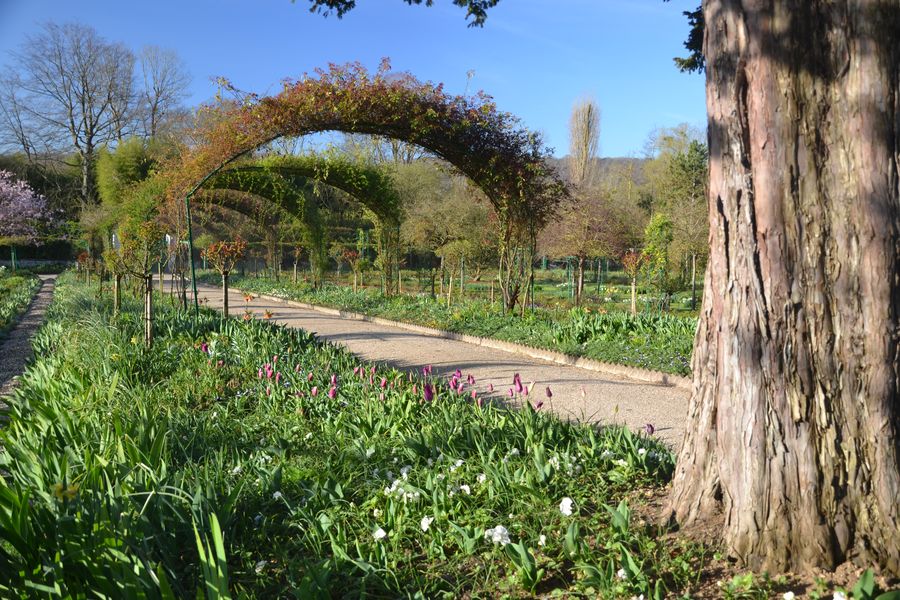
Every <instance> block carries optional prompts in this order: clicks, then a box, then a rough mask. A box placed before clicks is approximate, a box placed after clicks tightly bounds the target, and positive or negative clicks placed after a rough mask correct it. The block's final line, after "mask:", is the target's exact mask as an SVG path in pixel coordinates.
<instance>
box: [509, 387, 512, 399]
mask: <svg viewBox="0 0 900 600" xmlns="http://www.w3.org/2000/svg"><path fill="white" fill-rule="evenodd" d="M509 397H510V398H512V397H513V389H512V388H509Z"/></svg>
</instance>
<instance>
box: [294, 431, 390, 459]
mask: <svg viewBox="0 0 900 600" xmlns="http://www.w3.org/2000/svg"><path fill="white" fill-rule="evenodd" d="M310 435H312V434H310ZM373 454H375V448H373V447H372V446H369V447H368V448H366V458H372V455H373Z"/></svg>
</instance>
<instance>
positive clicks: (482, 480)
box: [478, 473, 487, 483]
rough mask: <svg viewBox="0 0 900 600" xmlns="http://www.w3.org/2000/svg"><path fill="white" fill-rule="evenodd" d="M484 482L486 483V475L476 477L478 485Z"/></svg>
mask: <svg viewBox="0 0 900 600" xmlns="http://www.w3.org/2000/svg"><path fill="white" fill-rule="evenodd" d="M485 481H487V475H485V474H484V473H482V474H481V475H479V476H478V483H484V482H485Z"/></svg>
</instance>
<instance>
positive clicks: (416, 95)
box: [167, 61, 567, 308]
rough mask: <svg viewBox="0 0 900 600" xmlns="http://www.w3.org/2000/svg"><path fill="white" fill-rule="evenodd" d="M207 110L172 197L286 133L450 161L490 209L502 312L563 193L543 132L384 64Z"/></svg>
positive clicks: (347, 69)
mask: <svg viewBox="0 0 900 600" xmlns="http://www.w3.org/2000/svg"><path fill="white" fill-rule="evenodd" d="M208 111H209V112H210V113H212V115H211V116H212V118H211V119H209V121H210V122H211V123H212V124H211V125H210V126H209V127H207V128H206V129H205V130H203V131H201V132H200V143H199V145H198V146H196V147H195V148H194V149H192V150H190V151H188V152H185V153H184V155H183V156H182V159H181V161H180V162H179V163H178V164H177V165H175V166H174V167H173V168H172V169H171V172H170V173H168V174H167V180H168V182H169V189H168V196H169V198H170V199H171V200H173V201H180V199H182V198H189V197H190V195H192V194H193V193H194V191H196V190H197V189H198V188H199V187H201V186H202V185H203V184H204V183H205V182H206V181H207V180H208V179H209V178H210V177H211V176H212V175H213V174H214V173H216V172H217V171H218V170H220V169H222V168H223V167H224V166H226V165H228V164H229V163H230V162H232V161H234V160H235V159H237V158H238V157H240V156H243V155H244V154H246V153H248V152H251V151H253V150H254V149H256V148H259V147H260V146H264V145H265V144H267V143H269V142H271V141H273V140H276V139H278V138H280V137H284V136H302V135H307V134H310V133H316V132H322V131H342V132H346V133H362V134H372V135H381V136H386V137H390V138H393V139H397V140H402V141H405V142H409V143H411V144H415V145H417V146H420V147H422V148H424V149H426V150H428V151H430V152H432V153H434V154H435V155H437V156H438V157H440V158H442V159H444V160H446V161H447V162H448V163H450V164H451V165H453V166H454V167H455V168H456V169H458V170H459V171H460V172H461V173H462V174H464V175H466V176H467V177H468V178H469V179H471V180H472V181H473V182H474V183H475V184H476V185H478V186H479V187H480V188H481V189H482V190H483V191H484V193H485V195H486V196H487V197H488V199H489V200H490V202H491V203H492V204H493V206H494V209H495V211H496V212H497V216H498V223H499V232H498V243H499V249H500V283H501V286H500V287H501V290H502V292H503V296H504V301H505V306H506V308H512V307H513V306H514V305H515V304H516V302H517V299H518V295H519V291H520V289H521V287H522V284H523V283H524V280H525V277H524V273H523V265H524V264H525V262H524V261H523V260H522V259H521V252H520V251H521V249H522V248H523V247H529V248H531V249H533V246H534V240H535V237H536V234H537V230H538V229H539V228H540V227H541V226H542V225H543V224H544V223H545V222H546V220H547V219H548V218H549V216H550V215H551V214H552V213H553V211H554V209H555V207H556V205H557V204H558V202H559V200H560V199H561V198H562V197H563V196H565V195H566V193H567V192H566V186H565V184H564V183H563V182H562V181H561V179H560V178H559V176H558V175H557V174H556V173H555V171H554V170H553V169H552V168H551V167H550V165H549V164H548V162H547V159H548V158H549V157H550V156H551V151H550V149H549V148H546V147H545V146H544V144H543V142H542V140H541V137H540V135H538V134H536V133H534V132H531V131H529V130H527V129H526V128H524V127H522V126H521V124H520V122H519V120H518V119H517V118H515V117H513V116H512V115H511V114H509V113H505V112H501V111H499V110H497V107H496V105H495V104H494V102H493V101H492V100H491V98H490V97H489V96H487V95H484V94H479V95H477V96H474V97H463V96H450V95H448V94H447V93H446V92H444V90H443V86H442V85H434V84H432V83H429V82H424V83H423V82H421V81H419V80H418V79H416V78H415V77H413V76H412V75H410V74H408V73H405V74H395V73H391V72H390V64H389V63H388V62H387V61H385V62H383V63H382V65H381V67H380V68H379V69H378V71H377V72H376V73H374V74H370V73H369V72H368V71H367V70H366V69H365V68H364V67H362V66H361V65H359V64H351V65H345V66H336V65H332V66H331V67H330V68H329V69H328V70H318V71H316V72H315V76H314V77H313V76H304V77H303V78H301V79H300V80H298V81H286V82H285V84H284V89H283V90H282V92H281V93H279V94H277V95H275V96H270V97H265V98H259V97H256V96H253V95H250V96H246V97H245V98H244V99H243V101H242V102H241V104H240V105H237V106H235V105H231V106H229V107H219V108H218V109H216V108H209V109H208ZM528 271H529V272H530V268H529V269H528Z"/></svg>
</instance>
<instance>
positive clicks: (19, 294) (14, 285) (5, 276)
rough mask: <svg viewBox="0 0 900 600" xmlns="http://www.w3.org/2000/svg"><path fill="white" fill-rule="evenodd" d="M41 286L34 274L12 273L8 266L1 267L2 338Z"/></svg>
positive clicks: (0, 321) (0, 333) (0, 315)
mask: <svg viewBox="0 0 900 600" xmlns="http://www.w3.org/2000/svg"><path fill="white" fill-rule="evenodd" d="M40 286H41V281H40V279H38V278H37V277H35V276H34V275H31V274H24V275H23V274H17V275H11V274H9V271H8V270H7V269H6V267H0V339H2V338H3V337H4V336H5V334H6V332H7V331H8V330H9V328H10V327H11V326H12V325H13V323H15V321H16V320H17V319H18V318H19V316H21V314H22V313H24V312H25V310H26V309H27V308H28V305H29V304H31V299H32V298H34V295H35V293H36V292H37V290H38V288H39V287H40Z"/></svg>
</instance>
